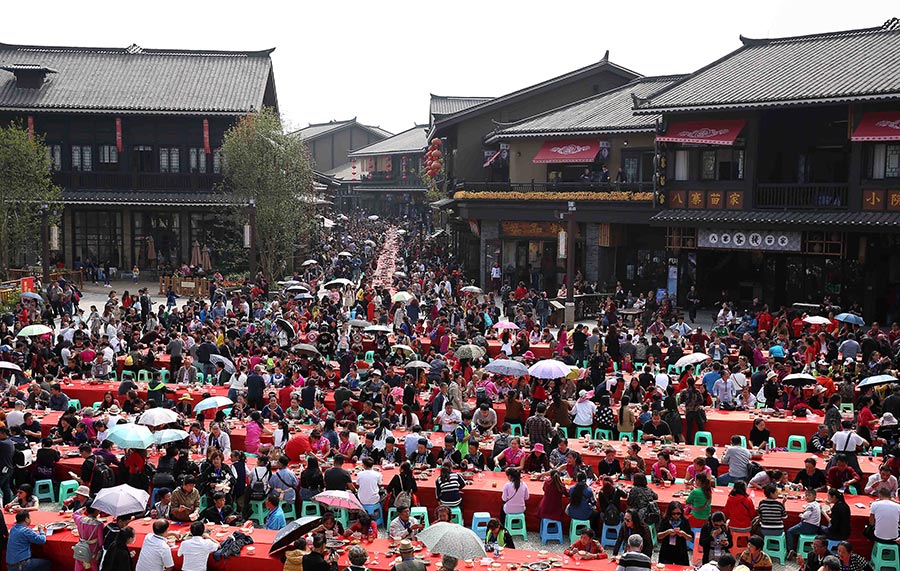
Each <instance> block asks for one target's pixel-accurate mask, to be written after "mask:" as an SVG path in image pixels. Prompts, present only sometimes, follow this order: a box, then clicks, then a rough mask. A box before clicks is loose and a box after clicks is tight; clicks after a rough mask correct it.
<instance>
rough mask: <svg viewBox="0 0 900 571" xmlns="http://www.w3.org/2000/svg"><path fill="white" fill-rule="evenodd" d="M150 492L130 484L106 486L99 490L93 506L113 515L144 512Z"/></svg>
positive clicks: (92, 503)
mask: <svg viewBox="0 0 900 571" xmlns="http://www.w3.org/2000/svg"><path fill="white" fill-rule="evenodd" d="M149 501H150V494H148V493H147V492H145V491H144V490H139V489H137V488H132V487H131V486H129V485H128V484H122V485H121V486H115V487H113V488H104V489H102V490H100V491H99V492H97V496H96V497H95V498H94V500H93V501H92V502H91V507H92V508H94V509H95V510H100V511H101V512H103V513H106V514H109V515H111V516H113V517H118V516H120V515H129V514H137V513H143V512H144V510H146V509H147V502H149Z"/></svg>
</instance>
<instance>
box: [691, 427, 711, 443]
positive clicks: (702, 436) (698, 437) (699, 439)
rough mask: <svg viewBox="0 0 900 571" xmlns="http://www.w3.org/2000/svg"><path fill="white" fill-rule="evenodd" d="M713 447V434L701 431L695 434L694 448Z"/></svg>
mask: <svg viewBox="0 0 900 571" xmlns="http://www.w3.org/2000/svg"><path fill="white" fill-rule="evenodd" d="M712 445H713V436H712V432H708V431H706V430H701V431H699V432H697V433H696V434H694V446H712Z"/></svg>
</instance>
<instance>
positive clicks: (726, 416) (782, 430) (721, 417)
mask: <svg viewBox="0 0 900 571" xmlns="http://www.w3.org/2000/svg"><path fill="white" fill-rule="evenodd" d="M706 418H707V423H706V426H705V427H704V428H703V430H706V431H709V432H712V435H713V442H714V443H715V444H719V445H722V446H724V445H726V444H730V443H731V437H732V435H735V434H740V435H743V436H749V435H750V429H751V428H753V419H751V418H750V412H747V411H741V410H732V411H728V410H715V409H707V411H706ZM823 420H824V418H822V417H820V416H813V415H810V416H807V417H806V418H797V417H791V416H788V417H787V418H767V419H766V428H767V429H769V432H770V433H771V435H772V436H773V437H774V438H775V443H776V444H778V446H779V447H781V448H784V447H786V446H787V441H788V436H792V435H796V436H802V437H803V438H805V439H807V440H809V439H810V438H811V437H812V435H813V434H815V433H816V430H817V429H818V426H819V425H820V424H822V421H823ZM691 444H693V442H692V443H691Z"/></svg>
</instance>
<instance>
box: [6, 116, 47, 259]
mask: <svg viewBox="0 0 900 571" xmlns="http://www.w3.org/2000/svg"><path fill="white" fill-rule="evenodd" d="M50 167H51V162H50V156H49V154H48V153H47V147H46V146H44V141H43V138H42V137H40V136H37V135H30V134H29V133H28V130H27V129H25V128H23V127H22V125H21V124H16V123H10V124H9V126H8V127H0V271H2V272H3V273H4V275H6V272H7V270H8V269H9V261H10V259H12V257H13V256H15V254H16V253H17V252H18V251H20V250H21V249H22V248H23V247H25V246H26V245H28V244H31V245H34V244H37V245H38V246H39V245H40V244H41V207H42V206H45V205H46V207H48V208H50V209H51V211H52V208H53V207H54V206H56V204H55V203H58V202H59V200H60V198H61V196H62V192H61V190H60V189H59V187H57V186H55V185H54V184H53V181H52V180H51V178H50Z"/></svg>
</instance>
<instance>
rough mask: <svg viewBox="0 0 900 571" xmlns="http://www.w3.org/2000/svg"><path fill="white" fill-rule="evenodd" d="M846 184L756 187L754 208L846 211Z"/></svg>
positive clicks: (760, 185)
mask: <svg viewBox="0 0 900 571" xmlns="http://www.w3.org/2000/svg"><path fill="white" fill-rule="evenodd" d="M848 186H849V185H847V184H843V183H822V184H770V183H760V184H757V185H756V192H755V194H754V196H755V199H754V204H755V205H756V208H773V209H776V208H782V209H794V208H796V209H804V208H810V209H827V210H846V209H847V207H848V204H847V189H848Z"/></svg>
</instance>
